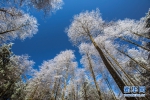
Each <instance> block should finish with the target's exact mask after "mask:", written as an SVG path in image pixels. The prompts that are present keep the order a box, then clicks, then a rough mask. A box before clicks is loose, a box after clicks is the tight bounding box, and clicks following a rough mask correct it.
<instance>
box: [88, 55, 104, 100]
mask: <svg viewBox="0 0 150 100" xmlns="http://www.w3.org/2000/svg"><path fill="white" fill-rule="evenodd" d="M87 57H88V61H89V67H90V71H91V74H92V77H93V80H94V83H95V86H96V90H97V93H98V95H99V100H102V96H101V92H100V89H99V86H98V84H97V82H96V77H95V74H94V71H93V68H92V63H91V60H90V57H89V54H87Z"/></svg>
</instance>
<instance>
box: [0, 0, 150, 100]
mask: <svg viewBox="0 0 150 100" xmlns="http://www.w3.org/2000/svg"><path fill="white" fill-rule="evenodd" d="M64 4H65V2H64V1H62V0H0V100H150V10H149V9H147V13H146V14H145V13H143V17H141V18H140V19H139V20H135V19H130V18H126V19H118V20H112V21H107V20H104V19H103V18H102V14H101V12H100V9H99V8H95V9H94V10H91V11H89V10H85V11H81V13H79V14H75V15H73V17H72V20H71V22H70V25H69V26H66V27H65V28H64V31H65V33H66V34H64V35H67V37H68V39H69V41H70V43H71V44H72V45H73V46H75V47H76V48H78V50H79V53H80V55H81V59H80V61H77V60H76V55H75V52H76V51H75V50H72V49H66V50H62V51H60V52H59V53H58V54H55V55H56V56H55V57H54V58H52V59H49V60H45V59H43V63H42V64H41V65H40V66H38V67H39V69H36V68H34V67H33V66H34V65H35V63H36V62H34V61H33V60H31V59H30V55H24V54H23V55H16V54H14V53H13V51H12V47H13V45H15V44H14V43H13V41H14V40H15V39H19V40H20V41H22V40H23V41H26V38H31V39H32V37H34V36H35V35H36V34H37V33H38V30H39V29H38V26H39V23H38V21H37V19H36V17H34V16H32V15H30V13H28V12H27V11H26V10H25V9H28V10H29V12H30V9H36V10H37V11H41V12H43V15H42V16H44V18H45V17H52V16H53V13H54V12H57V11H58V10H60V9H63V5H64ZM54 17H55V16H54ZM68 20H70V19H68ZM61 45H63V44H61ZM64 45H65V44H64ZM20 50H21V49H20ZM37 55H38V54H37ZM79 63H80V64H81V65H82V67H81V66H79ZM125 86H145V88H146V89H145V96H144V97H125V96H124V87H125Z"/></svg>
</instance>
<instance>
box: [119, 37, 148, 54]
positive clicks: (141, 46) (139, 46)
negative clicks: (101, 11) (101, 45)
mask: <svg viewBox="0 0 150 100" xmlns="http://www.w3.org/2000/svg"><path fill="white" fill-rule="evenodd" d="M119 38H120V39H122V40H124V41H126V42H128V43H131V44H133V45H136V46H138V47H140V48H142V49H144V50H147V51H149V52H150V49H147V48H145V47H143V46H141V45H139V44H137V43H135V42H132V41H130V40H127V39H125V38H123V37H119Z"/></svg>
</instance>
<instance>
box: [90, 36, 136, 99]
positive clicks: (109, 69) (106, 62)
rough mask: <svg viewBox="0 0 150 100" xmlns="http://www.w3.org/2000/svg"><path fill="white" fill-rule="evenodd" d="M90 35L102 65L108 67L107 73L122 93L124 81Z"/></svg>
mask: <svg viewBox="0 0 150 100" xmlns="http://www.w3.org/2000/svg"><path fill="white" fill-rule="evenodd" d="M88 35H89V37H90V40H91V42H92V43H93V45H94V46H95V48H96V50H97V51H98V53H99V55H100V57H101V59H102V61H103V63H104V65H105V66H106V68H107V69H108V71H109V73H110V74H111V75H112V77H113V79H114V80H115V82H116V83H117V85H118V87H119V89H120V90H121V92H122V93H124V86H125V84H124V82H123V81H122V79H121V78H120V77H119V76H118V75H117V73H116V72H115V70H114V69H113V68H112V67H111V65H110V64H109V62H108V61H107V59H106V57H105V56H104V53H103V52H102V50H101V49H100V48H99V47H98V45H97V44H96V42H95V41H94V39H93V37H92V36H91V35H90V34H88ZM126 99H127V100H134V99H135V98H127V97H126Z"/></svg>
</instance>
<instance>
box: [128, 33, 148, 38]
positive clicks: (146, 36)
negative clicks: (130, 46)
mask: <svg viewBox="0 0 150 100" xmlns="http://www.w3.org/2000/svg"><path fill="white" fill-rule="evenodd" d="M130 32H131V33H132V34H134V35H137V36H139V37H144V38H147V39H150V37H147V36H144V35H141V34H139V33H135V32H132V31H130Z"/></svg>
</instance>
